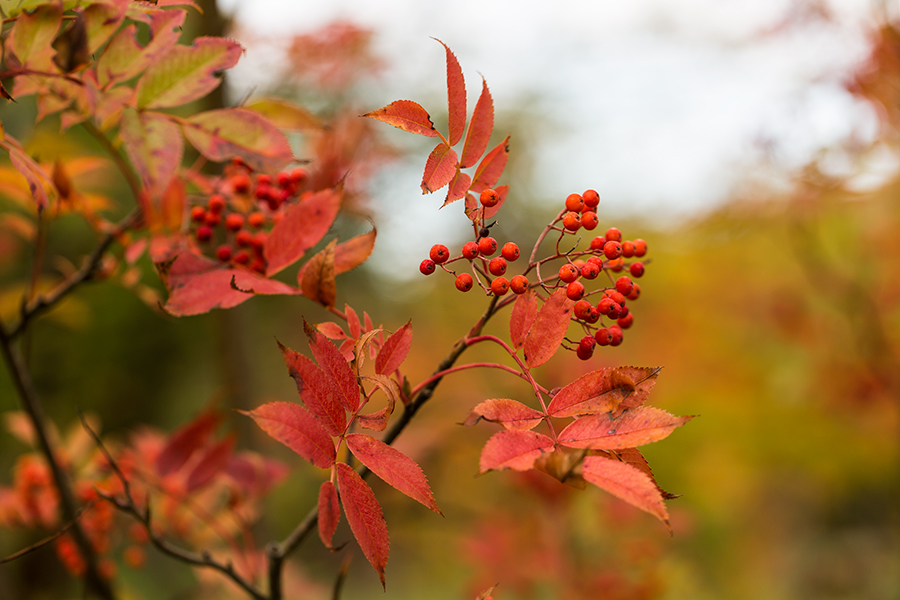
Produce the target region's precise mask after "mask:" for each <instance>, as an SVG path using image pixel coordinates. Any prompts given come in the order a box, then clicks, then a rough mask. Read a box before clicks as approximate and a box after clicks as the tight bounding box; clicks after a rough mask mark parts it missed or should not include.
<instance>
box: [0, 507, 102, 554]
mask: <svg viewBox="0 0 900 600" xmlns="http://www.w3.org/2000/svg"><path fill="white" fill-rule="evenodd" d="M94 504H96V500H95V501H94V502H91V503H90V504H88V505H87V506H82V507H81V509H79V511H78V514H77V515H75V518H74V519H72V520H71V521H69V522H68V523H66V524H65V525H63V526H62V528H61V529H60V530H59V531H57V532H56V533H54V534H53V535H50V536H47V537H45V538H44V539H42V540H40V541H38V542H35V543H33V544H31V545H30V546H27V547H25V548H22V549H21V550H19V551H18V552H15V553H13V554H10V555H9V556H7V557H6V558H0V565H2V564H4V563H8V562H12V561H14V560H16V559H19V558H22V557H23V556H25V555H26V554H31V553H32V552H34V551H35V550H40V549H41V548H43V547H44V546H46V545H47V544H49V543H50V542H52V541H53V540H55V539H56V538H58V537H60V536H61V535H63V534H64V533H65V532H67V531H68V530H69V529H71V528H72V526H73V525H74V524H75V522H76V521H78V519H80V518H81V515H83V514H84V513H85V512H87V510H88V509H89V508H90V507H92V506H94Z"/></svg>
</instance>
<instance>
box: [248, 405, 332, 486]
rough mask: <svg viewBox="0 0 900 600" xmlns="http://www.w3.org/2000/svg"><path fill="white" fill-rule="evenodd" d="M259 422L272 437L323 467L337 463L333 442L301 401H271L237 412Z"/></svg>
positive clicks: (261, 427)
mask: <svg viewBox="0 0 900 600" xmlns="http://www.w3.org/2000/svg"><path fill="white" fill-rule="evenodd" d="M238 412H240V413H242V414H245V415H247V416H248V417H250V418H252V419H253V420H254V421H256V424H257V425H259V427H260V429H262V430H263V431H265V432H266V433H267V434H268V435H269V437H271V438H273V439H275V440H277V441H279V442H281V443H282V444H284V445H285V446H287V447H288V448H290V449H291V450H293V451H294V452H296V453H297V454H299V455H300V456H302V457H303V458H304V459H306V460H308V461H309V462H310V463H312V464H313V465H315V466H317V467H320V468H322V469H327V468H329V467H330V466H331V465H332V464H334V459H335V456H336V454H335V448H334V442H333V441H332V439H331V436H330V435H328V432H327V431H325V429H323V427H322V425H321V423H319V421H318V419H316V418H315V417H314V416H312V415H311V414H310V413H309V412H307V411H306V409H304V408H303V407H302V406H300V405H299V404H294V403H293V402H269V403H268V404H263V405H262V406H257V407H256V408H254V409H253V410H251V411H249V412H247V411H243V410H242V411H238Z"/></svg>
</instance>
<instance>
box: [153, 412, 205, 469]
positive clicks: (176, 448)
mask: <svg viewBox="0 0 900 600" xmlns="http://www.w3.org/2000/svg"><path fill="white" fill-rule="evenodd" d="M220 420H221V417H220V416H219V415H218V414H217V413H213V412H204V413H202V414H200V415H199V416H198V417H197V418H196V419H194V420H193V421H191V422H190V423H188V424H187V425H184V426H183V427H182V428H181V429H179V430H178V431H176V432H175V433H174V434H173V435H172V437H171V438H170V439H169V441H168V443H166V445H165V447H163V449H162V452H160V453H159V456H157V457H156V472H157V474H159V476H160V477H165V476H166V475H168V474H169V473H174V472H175V471H177V470H178V469H180V468H181V467H183V466H184V463H186V462H187V461H188V459H190V458H191V456H193V455H194V452H196V451H197V449H198V448H200V447H201V446H204V445H205V444H206V440H208V439H209V436H210V435H211V434H212V432H213V430H214V429H215V428H216V426H218V424H219V421H220Z"/></svg>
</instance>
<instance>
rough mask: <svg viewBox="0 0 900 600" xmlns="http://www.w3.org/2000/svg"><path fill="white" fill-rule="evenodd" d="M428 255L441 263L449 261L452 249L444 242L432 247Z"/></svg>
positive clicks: (437, 262) (436, 262)
mask: <svg viewBox="0 0 900 600" xmlns="http://www.w3.org/2000/svg"><path fill="white" fill-rule="evenodd" d="M428 256H429V257H430V258H431V260H433V261H434V262H435V264H438V265H440V264H442V263H445V262H447V259H448V258H450V250H448V249H447V246H445V245H443V244H435V245H434V246H432V247H431V252H429V253H428Z"/></svg>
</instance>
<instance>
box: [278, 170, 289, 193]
mask: <svg viewBox="0 0 900 600" xmlns="http://www.w3.org/2000/svg"><path fill="white" fill-rule="evenodd" d="M275 181H277V182H278V187H280V188H281V189H283V190H286V189H289V188H290V187H291V186H292V185H293V182H292V181H291V175H290V173H286V172H284V171H282V172H281V173H279V174H278V176H277V178H276V179H275Z"/></svg>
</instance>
